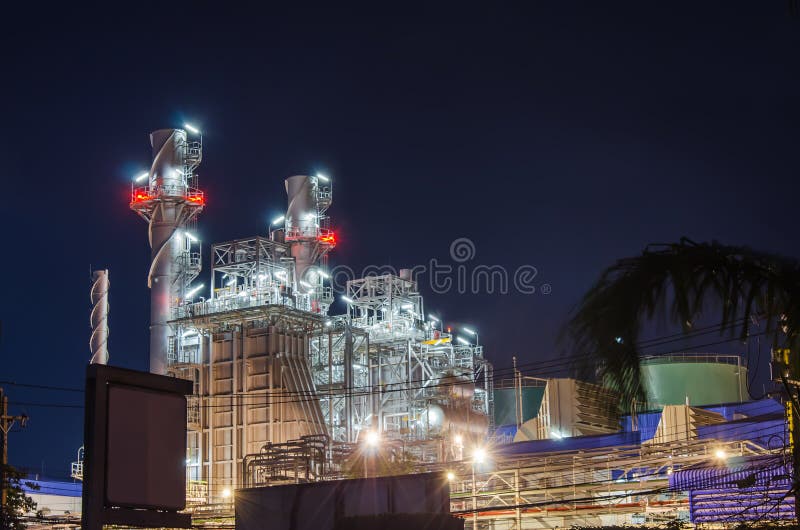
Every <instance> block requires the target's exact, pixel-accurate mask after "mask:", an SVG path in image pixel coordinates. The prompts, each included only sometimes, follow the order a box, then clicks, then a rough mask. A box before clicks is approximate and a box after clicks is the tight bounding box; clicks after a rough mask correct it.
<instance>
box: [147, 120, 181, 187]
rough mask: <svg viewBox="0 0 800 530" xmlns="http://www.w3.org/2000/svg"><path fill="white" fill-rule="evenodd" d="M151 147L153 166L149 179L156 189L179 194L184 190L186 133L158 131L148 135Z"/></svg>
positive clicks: (179, 130) (172, 130) (171, 130)
mask: <svg viewBox="0 0 800 530" xmlns="http://www.w3.org/2000/svg"><path fill="white" fill-rule="evenodd" d="M150 145H151V146H152V147H153V165H152V166H151V168H150V179H151V182H154V183H155V185H156V186H157V187H158V188H161V189H164V190H168V191H174V192H175V194H181V193H182V192H183V191H185V188H186V179H185V177H184V175H183V166H184V155H185V146H186V131H183V130H181V129H160V130H158V131H153V132H152V133H150Z"/></svg>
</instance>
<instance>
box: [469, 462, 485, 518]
mask: <svg viewBox="0 0 800 530" xmlns="http://www.w3.org/2000/svg"><path fill="white" fill-rule="evenodd" d="M485 461H486V449H484V448H483V447H476V448H475V449H473V450H472V530H478V491H477V489H476V487H475V466H477V465H480V464H483V463H484V462H485Z"/></svg>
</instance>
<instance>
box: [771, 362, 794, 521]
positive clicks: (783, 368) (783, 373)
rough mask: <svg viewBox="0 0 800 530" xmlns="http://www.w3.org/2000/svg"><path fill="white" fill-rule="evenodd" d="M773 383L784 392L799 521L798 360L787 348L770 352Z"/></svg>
mask: <svg viewBox="0 0 800 530" xmlns="http://www.w3.org/2000/svg"><path fill="white" fill-rule="evenodd" d="M770 368H771V369H772V379H773V381H776V382H779V383H782V384H783V387H784V389H785V390H786V394H787V396H786V398H787V399H786V430H787V434H788V435H789V440H788V443H787V444H786V445H787V446H788V449H789V451H791V453H792V490H793V491H794V516H795V519H797V520H798V521H800V443H798V442H800V408H798V406H797V404H798V402H800V393H798V388H800V359H799V358H798V357H797V356H796V355H795V356H792V352H791V351H790V350H789V349H788V348H783V349H775V350H772V363H771V365H770Z"/></svg>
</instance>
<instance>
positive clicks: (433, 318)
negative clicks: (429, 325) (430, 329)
mask: <svg viewBox="0 0 800 530" xmlns="http://www.w3.org/2000/svg"><path fill="white" fill-rule="evenodd" d="M428 318H430V319H431V320H432V321H434V322H439V319H438V318H436V317H435V316H433V315H428Z"/></svg>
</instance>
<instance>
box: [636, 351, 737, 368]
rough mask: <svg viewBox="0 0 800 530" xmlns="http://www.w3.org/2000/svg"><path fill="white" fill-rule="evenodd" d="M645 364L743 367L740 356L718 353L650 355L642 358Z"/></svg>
mask: <svg viewBox="0 0 800 530" xmlns="http://www.w3.org/2000/svg"><path fill="white" fill-rule="evenodd" d="M641 361H642V363H643V364H659V363H716V364H735V365H737V366H738V365H741V364H742V358H741V357H740V356H739V355H723V354H717V353H667V354H664V355H648V356H644V357H642V358H641Z"/></svg>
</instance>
